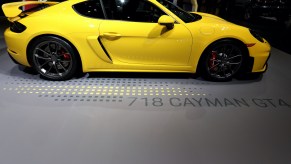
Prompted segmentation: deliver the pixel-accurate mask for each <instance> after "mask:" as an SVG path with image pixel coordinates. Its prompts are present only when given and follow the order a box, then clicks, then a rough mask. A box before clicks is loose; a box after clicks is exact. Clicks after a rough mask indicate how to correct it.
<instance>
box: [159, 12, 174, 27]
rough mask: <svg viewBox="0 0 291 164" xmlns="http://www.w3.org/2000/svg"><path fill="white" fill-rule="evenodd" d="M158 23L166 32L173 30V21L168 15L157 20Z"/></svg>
mask: <svg viewBox="0 0 291 164" xmlns="http://www.w3.org/2000/svg"><path fill="white" fill-rule="evenodd" d="M158 23H159V24H160V25H162V26H166V27H167V29H168V30H172V29H173V28H174V23H175V20H174V19H173V18H172V17H170V16H168V15H162V16H161V17H160V18H159V20H158Z"/></svg>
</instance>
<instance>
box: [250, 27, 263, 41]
mask: <svg viewBox="0 0 291 164" xmlns="http://www.w3.org/2000/svg"><path fill="white" fill-rule="evenodd" d="M250 33H251V34H252V35H253V36H254V37H255V38H256V39H257V40H258V41H260V42H262V43H264V38H263V37H262V36H261V35H260V34H259V33H258V32H256V31H254V30H252V29H250Z"/></svg>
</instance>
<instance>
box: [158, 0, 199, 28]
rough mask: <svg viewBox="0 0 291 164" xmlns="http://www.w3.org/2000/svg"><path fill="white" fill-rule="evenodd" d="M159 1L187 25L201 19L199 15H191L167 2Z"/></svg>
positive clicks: (164, 0) (165, 0)
mask: <svg viewBox="0 0 291 164" xmlns="http://www.w3.org/2000/svg"><path fill="white" fill-rule="evenodd" d="M157 1H158V2H159V3H160V4H162V5H163V6H165V7H166V8H167V9H169V10H170V11H172V12H173V13H174V14H175V15H176V16H178V17H179V18H180V19H182V20H183V21H184V22H185V23H190V22H194V21H197V20H199V17H200V16H199V15H197V14H190V13H188V12H186V11H184V10H183V9H181V8H180V7H178V6H176V5H174V4H173V3H171V2H169V1H167V0H157Z"/></svg>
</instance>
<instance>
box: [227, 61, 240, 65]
mask: <svg viewBox="0 0 291 164" xmlns="http://www.w3.org/2000/svg"><path fill="white" fill-rule="evenodd" d="M227 64H229V65H239V64H241V62H237V63H227Z"/></svg>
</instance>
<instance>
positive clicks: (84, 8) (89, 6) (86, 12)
mask: <svg viewBox="0 0 291 164" xmlns="http://www.w3.org/2000/svg"><path fill="white" fill-rule="evenodd" d="M73 8H74V9H75V11H76V12H77V13H78V14H80V15H83V16H86V17H90V18H101V19H104V13H103V10H102V7H101V3H100V1H84V2H80V3H77V4H75V5H73Z"/></svg>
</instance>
